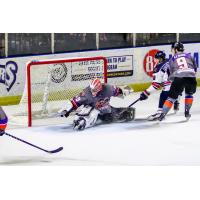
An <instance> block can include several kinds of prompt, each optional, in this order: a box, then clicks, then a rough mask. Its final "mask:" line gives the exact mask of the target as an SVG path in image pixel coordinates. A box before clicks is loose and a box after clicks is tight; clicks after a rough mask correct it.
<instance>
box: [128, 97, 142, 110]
mask: <svg viewBox="0 0 200 200" xmlns="http://www.w3.org/2000/svg"><path fill="white" fill-rule="evenodd" d="M138 101H140V98H138V99H137V100H135V101H134V102H133V103H132V104H130V105H129V106H128V107H129V108H130V107H131V106H133V105H134V104H136V103H137V102H138Z"/></svg>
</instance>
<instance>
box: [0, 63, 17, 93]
mask: <svg viewBox="0 0 200 200" xmlns="http://www.w3.org/2000/svg"><path fill="white" fill-rule="evenodd" d="M17 71H18V66H17V63H16V62H14V61H8V62H7V63H6V64H5V65H1V64H0V83H2V84H4V85H5V86H6V89H7V91H8V92H9V91H10V89H11V88H12V86H13V85H14V83H15V81H16V77H17Z"/></svg>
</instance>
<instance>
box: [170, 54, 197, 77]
mask: <svg viewBox="0 0 200 200" xmlns="http://www.w3.org/2000/svg"><path fill="white" fill-rule="evenodd" d="M169 65H170V68H169V69H170V80H173V78H174V77H180V78H182V77H195V76H196V71H197V65H196V63H195V61H194V58H193V57H192V56H191V54H190V53H177V54H175V55H174V56H173V57H172V58H171V59H170V61H169Z"/></svg>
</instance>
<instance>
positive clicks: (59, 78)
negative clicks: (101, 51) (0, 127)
mask: <svg viewBox="0 0 200 200" xmlns="http://www.w3.org/2000/svg"><path fill="white" fill-rule="evenodd" d="M26 69H27V73H26V74H27V76H26V84H25V89H24V92H23V95H22V98H21V101H20V104H19V106H18V111H17V112H16V113H15V115H13V118H15V119H17V120H16V121H18V123H23V124H27V125H28V126H32V125H35V124H36V125H44V124H48V122H49V121H50V120H48V118H51V116H53V115H54V113H57V112H58V110H59V109H60V108H61V107H62V105H63V103H66V102H67V100H68V99H71V98H72V97H74V96H76V95H78V94H79V93H80V92H81V91H82V89H83V88H85V87H87V86H88V85H89V81H90V80H92V79H94V78H97V77H98V78H100V79H101V80H102V82H107V61H106V58H104V57H89V58H68V59H54V60H38V61H31V62H29V63H27V67H26ZM42 119H43V120H42ZM51 121H52V120H51ZM54 121H55V123H56V124H57V123H59V122H58V121H59V119H54ZM34 122H36V123H34Z"/></svg>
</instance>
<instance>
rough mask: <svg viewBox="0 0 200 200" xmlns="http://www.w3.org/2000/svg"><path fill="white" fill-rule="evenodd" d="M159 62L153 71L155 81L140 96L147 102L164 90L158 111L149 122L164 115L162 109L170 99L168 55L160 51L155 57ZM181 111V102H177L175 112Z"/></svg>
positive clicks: (149, 118)
mask: <svg viewBox="0 0 200 200" xmlns="http://www.w3.org/2000/svg"><path fill="white" fill-rule="evenodd" d="M155 59H156V60H157V63H158V64H157V65H156V67H155V68H154V70H153V81H152V83H151V85H150V87H149V88H148V89H146V90H145V91H143V92H142V93H141V94H140V100H141V101H142V100H146V99H147V98H148V96H149V95H150V94H151V93H153V92H155V91H157V90H159V89H160V88H162V92H161V93H160V98H159V104H158V110H157V112H156V113H155V114H153V115H151V116H149V117H148V120H150V121H151V120H156V119H158V117H159V116H160V115H161V113H162V108H163V104H164V102H165V100H166V99H167V97H168V94H169V90H170V86H171V82H170V81H169V80H168V76H169V60H168V59H166V54H165V53H164V52H163V51H158V52H157V53H156V55H155ZM178 109H179V102H178V101H176V102H175V104H174V111H175V112H176V111H177V110H178Z"/></svg>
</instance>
